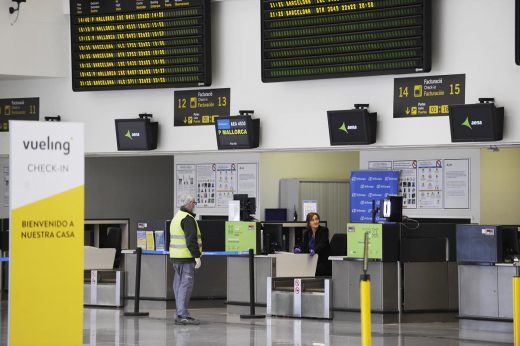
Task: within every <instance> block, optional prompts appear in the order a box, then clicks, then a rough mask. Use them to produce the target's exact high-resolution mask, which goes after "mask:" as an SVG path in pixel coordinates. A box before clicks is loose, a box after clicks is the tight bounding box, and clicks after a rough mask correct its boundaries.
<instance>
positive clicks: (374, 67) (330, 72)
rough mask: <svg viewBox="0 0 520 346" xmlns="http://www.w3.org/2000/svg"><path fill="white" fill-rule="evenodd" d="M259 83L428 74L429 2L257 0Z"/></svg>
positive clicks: (429, 44) (414, 0)
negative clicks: (258, 18)
mask: <svg viewBox="0 0 520 346" xmlns="http://www.w3.org/2000/svg"><path fill="white" fill-rule="evenodd" d="M261 7H262V81H264V82H282V81H291V80H304V79H318V78H336V77H349V76H359V75H378V74H396V73H412V72H428V71H430V69H431V53H430V51H431V0H372V1H359V0H298V1H294V0H261Z"/></svg>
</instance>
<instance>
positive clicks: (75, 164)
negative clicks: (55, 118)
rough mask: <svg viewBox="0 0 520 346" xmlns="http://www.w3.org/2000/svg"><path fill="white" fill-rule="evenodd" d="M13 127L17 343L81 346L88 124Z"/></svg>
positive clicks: (13, 336)
mask: <svg viewBox="0 0 520 346" xmlns="http://www.w3.org/2000/svg"><path fill="white" fill-rule="evenodd" d="M9 126H10V132H11V134H10V137H9V139H10V141H9V144H10V147H9V150H10V151H9V173H10V198H11V200H10V205H11V230H10V232H9V233H10V244H11V248H10V252H9V321H8V323H9V327H8V334H9V335H8V340H9V344H10V345H78V346H79V345H82V344H83V281H84V277H83V275H84V263H83V257H84V255H83V253H84V251H83V244H84V240H83V238H84V231H85V230H84V209H85V208H84V195H85V193H84V180H85V179H84V171H85V167H84V161H85V153H84V135H83V125H82V124H76V123H56V122H52V123H47V122H33V121H11V122H10V123H9ZM28 326H31V328H30V330H29V331H28V329H27V328H28Z"/></svg>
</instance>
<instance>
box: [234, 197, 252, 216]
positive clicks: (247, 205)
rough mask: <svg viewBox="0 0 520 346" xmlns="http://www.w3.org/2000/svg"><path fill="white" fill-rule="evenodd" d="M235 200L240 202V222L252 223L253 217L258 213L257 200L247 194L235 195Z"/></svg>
mask: <svg viewBox="0 0 520 346" xmlns="http://www.w3.org/2000/svg"><path fill="white" fill-rule="evenodd" d="M233 200H235V201H240V221H251V220H252V217H251V215H252V214H254V213H255V212H256V198H254V197H249V196H248V195H247V194H234V195H233Z"/></svg>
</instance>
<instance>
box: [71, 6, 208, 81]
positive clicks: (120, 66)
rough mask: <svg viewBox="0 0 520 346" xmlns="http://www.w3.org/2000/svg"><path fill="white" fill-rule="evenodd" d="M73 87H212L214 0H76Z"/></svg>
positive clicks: (72, 7)
mask: <svg viewBox="0 0 520 346" xmlns="http://www.w3.org/2000/svg"><path fill="white" fill-rule="evenodd" d="M70 9H71V15H70V22H71V23H70V28H71V49H72V52H71V57H72V90H74V91H92V90H117V89H144V88H172V87H195V86H207V85H211V28H210V24H211V13H210V0H157V1H155V0H125V1H122V0H103V1H95V0H70Z"/></svg>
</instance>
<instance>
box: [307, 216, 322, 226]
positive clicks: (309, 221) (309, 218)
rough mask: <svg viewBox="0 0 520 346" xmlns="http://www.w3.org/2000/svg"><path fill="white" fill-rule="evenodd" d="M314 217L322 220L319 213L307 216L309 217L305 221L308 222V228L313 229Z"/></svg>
mask: <svg viewBox="0 0 520 346" xmlns="http://www.w3.org/2000/svg"><path fill="white" fill-rule="evenodd" d="M314 216H317V217H318V219H319V218H320V214H318V213H309V214H307V217H306V218H305V221H307V228H311V220H312V218H313V217H314Z"/></svg>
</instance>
